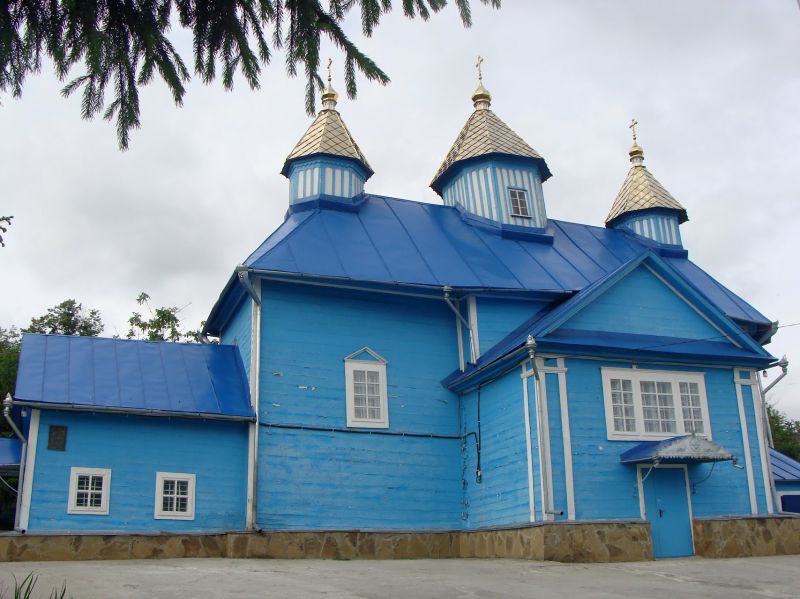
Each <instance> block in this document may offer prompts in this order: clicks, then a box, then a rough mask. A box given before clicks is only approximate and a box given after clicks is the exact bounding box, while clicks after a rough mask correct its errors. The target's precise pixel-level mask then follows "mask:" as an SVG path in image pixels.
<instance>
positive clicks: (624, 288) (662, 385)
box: [11, 77, 780, 557]
mask: <svg viewBox="0 0 800 599" xmlns="http://www.w3.org/2000/svg"><path fill="white" fill-rule="evenodd" d="M337 100H338V96H337V93H336V92H335V91H334V90H333V88H332V87H331V83H330V77H329V79H328V85H327V87H326V88H325V89H324V91H323V94H322V109H321V110H320V112H319V114H318V115H317V117H316V119H315V120H314V121H313V123H312V124H311V125H310V127H309V128H308V130H307V131H306V132H305V134H304V135H303V136H302V138H301V139H300V141H299V142H298V143H297V144H296V145H295V147H294V149H292V150H291V152H290V153H289V154H288V156H287V158H286V161H285V163H284V164H283V168H282V170H281V174H283V175H284V176H285V177H286V178H287V179H288V211H287V213H286V217H285V220H284V222H283V223H282V224H281V225H280V226H279V227H278V229H277V230H275V231H274V232H272V233H271V234H270V235H269V236H267V238H266V239H265V241H264V242H263V243H262V244H261V245H260V246H259V247H258V248H256V249H255V250H254V251H253V253H252V254H250V256H248V257H246V258H245V259H244V261H243V262H242V263H241V264H240V265H239V266H236V267H235V269H234V270H233V273H232V275H231V277H230V279H229V280H228V282H227V284H226V285H225V287H224V289H223V290H222V293H221V294H220V296H219V299H218V300H217V302H216V304H215V305H214V306H213V308H212V309H211V312H210V315H209V317H208V320H207V324H206V325H205V329H204V334H205V335H206V336H208V337H216V338H218V339H219V344H218V345H217V344H175V343H154V342H146V341H128V340H118V339H100V338H79V337H59V336H47V335H25V337H24V339H23V343H22V356H21V364H20V370H19V378H18V386H17V389H16V394H15V397H14V398H13V406H11V407H12V408H13V410H12V411H13V413H14V414H16V416H17V421H16V422H17V423H18V425H19V427H20V433H21V435H22V436H23V437H24V438H25V439H26V443H25V449H24V451H23V453H24V456H23V460H22V463H23V467H24V471H23V473H22V480H23V483H22V493H21V499H20V505H19V510H18V528H19V529H21V530H26V531H28V532H29V533H48V532H82V533H87V532H97V533H100V532H102V533H133V532H136V533H140V532H144V533H161V532H207V533H211V532H229V531H244V530H253V531H256V530H258V531H349V530H357V531H405V532H421V531H480V530H501V529H508V528H513V527H533V526H539V525H542V524H543V523H544V524H547V523H561V524H564V525H569V524H571V523H581V522H601V523H602V522H614V523H631V524H632V525H633V524H636V525H641V524H642V523H646V524H648V525H649V531H650V533H649V534H650V542H651V543H652V552H653V555H654V556H655V557H670V556H686V555H692V554H694V553H695V534H696V533H695V530H696V527H695V526H694V525H693V524H694V523H696V522H698V521H704V520H708V519H719V518H748V517H753V516H766V515H769V514H773V513H776V512H778V511H780V506H779V505H778V503H777V497H778V496H777V493H776V489H775V485H774V483H773V480H772V477H771V475H770V462H769V460H770V449H769V446H768V442H767V438H766V429H765V426H766V424H765V422H766V420H765V408H764V402H763V397H762V394H761V391H760V389H761V383H760V378H759V372H760V371H762V370H764V369H767V368H770V367H772V366H774V365H775V364H776V363H777V360H776V359H775V358H774V357H773V356H771V355H770V354H769V353H768V352H767V351H766V350H765V349H764V347H763V346H764V345H765V344H767V343H768V342H769V341H770V338H771V337H772V335H773V334H774V333H775V331H776V329H777V323H774V322H772V321H771V320H770V319H769V318H767V317H765V316H764V315H762V314H761V313H760V312H759V311H758V310H756V309H755V308H753V307H752V306H750V305H749V304H748V303H747V302H746V301H745V300H744V299H742V298H741V297H739V296H738V295H736V294H735V293H734V292H733V291H731V290H729V289H727V288H726V287H725V286H724V285H722V284H721V283H719V282H718V281H716V280H715V279H714V278H712V276H711V275H709V274H708V273H706V272H705V271H704V270H703V269H702V268H701V267H700V266H698V265H696V264H695V263H694V262H692V261H691V260H690V259H689V253H690V250H691V248H685V247H684V245H683V241H682V237H681V226H682V225H683V224H684V223H685V222H686V221H687V220H688V214H687V210H686V209H685V208H684V206H683V205H682V204H681V203H680V202H679V201H678V200H677V199H676V198H675V197H673V196H672V195H671V194H670V192H669V191H667V189H666V188H665V187H664V186H663V185H662V184H661V183H659V181H658V180H657V179H656V178H655V177H654V176H653V174H652V173H651V171H650V170H649V169H648V167H647V166H645V157H644V150H643V149H642V147H641V146H640V145H639V144H638V142H637V138H636V132H635V128H634V137H633V140H634V141H633V146H632V147H631V149H630V152H629V158H630V165H629V167H628V169H629V170H628V172H627V175H626V176H625V177H624V182H623V183H622V186H621V188H620V190H619V193H618V194H617V196H616V198H612V197H608V198H604V197H598V198H595V200H596V201H597V202H605V203H607V204H608V205H609V206H610V210H609V213H608V217H607V218H606V221H605V223H595V224H582V223H572V222H565V221H560V220H555V219H552V218H549V216H548V210H547V201H546V198H545V193H544V184H545V182H546V181H547V180H548V179H549V178H550V177H551V176H552V173H551V171H550V168H549V167H548V164H547V162H546V160H545V158H544V157H543V156H542V155H541V154H540V153H539V152H537V151H536V150H535V149H534V148H533V147H532V146H531V145H530V144H529V143H528V142H527V141H526V140H524V139H523V138H522V137H521V136H520V135H519V134H518V133H517V132H515V131H514V130H513V129H512V128H511V127H510V126H509V125H507V124H506V123H505V122H504V121H503V120H501V118H500V117H499V116H498V115H497V114H495V112H494V111H493V110H492V96H491V94H490V93H489V91H488V90H487V89H486V88H485V87H484V85H483V82H482V80H480V81H479V85H478V88H477V89H476V90H475V93H474V94H473V96H472V103H473V106H474V111H473V112H472V114H471V115H470V116H469V118H468V119H467V121H466V123H465V124H464V126H463V128H462V129H461V131H460V132H459V133H458V135H457V136H456V137H455V141H454V142H453V144H452V147H451V148H450V150H449V151H448V152H447V154H446V156H445V157H444V161H443V162H442V164H441V166H439V168H438V169H435V165H431V172H435V174H434V176H433V179H432V181H431V183H430V186H431V188H432V189H433V190H434V191H435V192H436V193H437V194H438V195H439V196H441V200H442V201H441V204H432V203H425V202H419V201H414V200H409V199H402V198H394V197H386V196H379V195H374V194H371V193H370V192H369V183H368V181H369V179H370V177H371V176H372V174H373V167H372V166H371V165H370V163H369V162H368V161H367V158H366V156H365V154H364V152H363V151H362V150H361V148H359V146H358V144H357V143H356V141H355V139H354V137H353V135H352V134H351V132H350V131H349V129H348V128H347V126H346V125H345V122H344V120H343V118H342V115H341V114H340V113H339V111H338V109H337ZM453 133H455V129H454V131H453ZM623 160H624V156H621V157H620V165H619V167H620V179H622V178H623V175H624V169H625V168H626V167H625V163H624V162H623ZM375 167H376V168H378V165H375ZM687 168H691V165H687ZM567 176H568V175H567ZM272 201H280V200H275V199H273V200H272ZM251 226H257V224H256V225H252V224H251ZM714 226H720V223H718V222H717V223H714Z"/></svg>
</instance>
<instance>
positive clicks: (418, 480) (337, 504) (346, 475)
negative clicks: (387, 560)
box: [258, 428, 461, 530]
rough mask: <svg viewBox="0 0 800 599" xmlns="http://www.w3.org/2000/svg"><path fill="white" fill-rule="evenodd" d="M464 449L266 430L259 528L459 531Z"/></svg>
mask: <svg viewBox="0 0 800 599" xmlns="http://www.w3.org/2000/svg"><path fill="white" fill-rule="evenodd" d="M460 448H461V444H460V441H459V440H457V439H429V438H428V439H425V438H418V437H403V436H385V435H367V434H359V433H335V432H318V431H299V430H290V429H278V428H268V429H266V430H264V429H263V428H262V433H261V438H260V459H259V461H260V464H261V473H262V476H261V479H260V481H259V482H260V485H259V495H258V512H259V513H258V525H259V526H260V527H262V528H266V529H273V530H274V529H303V530H314V529H325V530H341V529H360V530H369V529H372V530H428V529H430V530H433V529H454V528H458V527H459V525H460V520H459V508H460V503H461V459H460V458H461V451H460Z"/></svg>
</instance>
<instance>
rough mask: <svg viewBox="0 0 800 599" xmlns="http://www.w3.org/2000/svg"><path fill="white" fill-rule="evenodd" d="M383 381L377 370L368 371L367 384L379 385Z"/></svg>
mask: <svg viewBox="0 0 800 599" xmlns="http://www.w3.org/2000/svg"><path fill="white" fill-rule="evenodd" d="M380 380H381V375H380V373H378V372H377V371H376V370H368V371H367V382H368V383H379V382H380Z"/></svg>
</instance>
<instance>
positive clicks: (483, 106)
mask: <svg viewBox="0 0 800 599" xmlns="http://www.w3.org/2000/svg"><path fill="white" fill-rule="evenodd" d="M472 100H473V102H474V104H475V112H473V113H472V115H471V116H470V117H469V119H467V122H466V124H465V125H464V127H463V128H462V129H461V133H459V134H458V137H457V138H456V140H455V141H454V142H453V145H452V147H451V148H450V151H449V152H448V153H447V156H446V157H445V159H444V162H442V165H441V166H440V167H439V170H438V171H436V175H435V176H434V177H433V181H431V187H432V188H433V190H434V191H435V192H437V193H439V192H440V191H441V181H442V179H443V178H444V177H445V175H446V173H447V171H448V170H450V168H451V167H452V166H453V165H455V164H456V163H458V162H461V161H462V160H468V159H470V158H476V157H478V156H486V155H488V154H505V155H507V156H520V157H523V158H532V159H534V160H536V161H537V162H539V164H540V168H541V170H542V173H541V175H542V181H546V180H547V179H549V178H550V177H551V176H552V174H551V173H550V169H549V168H547V163H546V162H545V161H544V158H542V156H541V155H540V154H539V153H538V152H537V151H536V150H534V149H533V148H532V147H531V146H530V145H528V143H527V142H526V141H525V140H524V139H522V138H521V137H520V136H519V135H517V134H516V133H514V131H512V130H511V128H510V127H509V126H508V125H506V124H505V123H504V122H503V121H502V120H501V119H500V117H498V116H497V115H496V114H495V113H494V112H492V111H491V110H489V106H490V100H491V96H490V95H489V92H488V91H487V90H486V88H484V87H483V84H481V85H479V86H478V89H477V90H476V91H475V93H474V94H473V96H472Z"/></svg>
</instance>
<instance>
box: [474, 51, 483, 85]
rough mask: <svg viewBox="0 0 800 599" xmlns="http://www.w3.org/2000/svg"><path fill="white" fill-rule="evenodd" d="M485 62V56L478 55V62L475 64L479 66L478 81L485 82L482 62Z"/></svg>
mask: <svg viewBox="0 0 800 599" xmlns="http://www.w3.org/2000/svg"><path fill="white" fill-rule="evenodd" d="M482 63H483V57H482V56H478V62H476V63H475V66H476V67H478V81H480V82H481V83H483V73H482V72H481V64H482Z"/></svg>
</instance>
